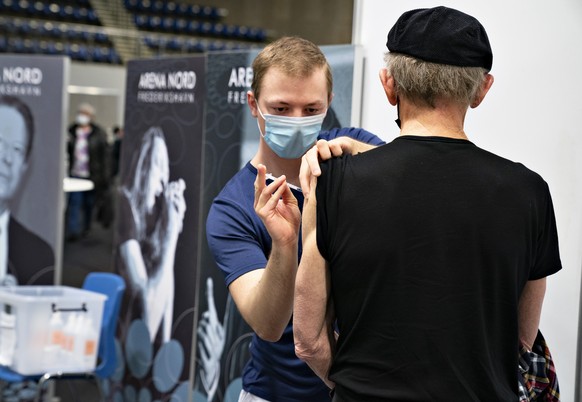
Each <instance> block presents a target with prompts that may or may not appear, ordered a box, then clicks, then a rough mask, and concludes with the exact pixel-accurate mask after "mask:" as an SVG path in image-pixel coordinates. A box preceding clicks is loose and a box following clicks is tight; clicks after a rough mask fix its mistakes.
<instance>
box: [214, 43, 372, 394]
mask: <svg viewBox="0 0 582 402" xmlns="http://www.w3.org/2000/svg"><path fill="white" fill-rule="evenodd" d="M252 68H253V82H252V85H251V91H249V92H248V93H247V103H248V105H249V108H250V111H251V114H252V116H253V117H255V118H256V119H257V126H258V130H257V131H258V133H257V134H258V135H259V147H258V149H257V152H256V153H255V155H254V156H253V158H252V159H251V160H250V161H249V162H248V163H247V164H246V165H245V166H244V167H243V168H242V169H241V170H240V171H239V172H238V173H237V174H236V175H235V176H233V177H232V178H231V180H230V181H229V182H228V183H227V184H226V185H225V187H224V188H223V189H222V191H221V192H220V194H219V195H218V196H217V197H216V198H215V199H214V201H213V203H212V205H211V208H210V211H209V214H208V217H207V221H206V234H207V240H208V245H209V248H210V250H211V252H212V253H213V255H214V258H215V260H216V263H217V265H218V266H219V268H220V269H221V270H222V272H223V274H224V276H225V281H226V285H227V286H228V289H229V292H230V294H231V295H232V298H233V300H234V302H235V304H236V306H237V308H238V310H239V311H240V313H241V315H242V317H243V318H244V319H245V321H246V322H247V323H248V324H249V326H250V327H251V328H252V329H253V331H254V335H253V338H252V341H251V346H250V354H251V357H250V360H249V362H248V364H247V365H246V367H245V369H244V372H243V375H242V377H243V378H242V387H243V390H242V391H241V395H240V399H239V400H240V401H273V402H278V401H304V402H311V401H313V402H315V401H317V402H321V401H329V400H330V397H329V393H328V390H327V387H326V386H325V384H324V383H323V382H322V381H321V380H320V379H319V378H318V377H317V376H316V375H315V374H314V373H313V372H312V371H311V370H310V369H309V367H308V366H307V365H306V364H304V363H303V362H301V361H300V360H299V359H298V358H297V356H296V355H295V352H294V346H293V330H292V325H291V324H292V323H291V316H292V310H293V294H294V287H295V274H296V271H297V262H298V260H299V259H300V258H301V247H300V219H301V216H300V213H301V206H302V204H303V194H302V193H301V190H300V189H298V188H297V187H296V186H297V184H298V183H299V179H298V176H299V169H300V165H301V157H302V156H303V154H304V153H305V151H306V150H308V149H309V148H311V147H312V146H313V145H314V144H315V142H316V141H317V139H321V140H326V141H328V142H329V144H330V145H329V146H330V147H333V148H338V149H341V150H342V151H344V152H350V153H356V152H360V151H362V150H365V149H369V147H371V146H372V145H370V144H374V145H378V144H381V143H382V141H381V140H380V139H379V138H377V137H376V136H375V135H373V134H371V133H369V132H367V131H365V130H362V129H355V128H335V129H331V130H329V131H320V130H321V127H322V123H323V120H324V118H325V116H326V113H327V111H328V109H329V107H330V103H331V100H332V96H333V94H332V87H333V80H332V74H331V69H330V66H329V64H328V62H327V60H326V58H325V56H324V55H323V53H322V52H321V50H320V49H319V48H318V47H317V46H316V45H315V44H313V43H312V42H310V41H308V40H305V39H302V38H298V37H284V38H281V39H279V40H277V41H275V42H273V43H271V44H269V45H267V46H266V47H265V48H264V49H263V50H262V51H261V52H260V53H259V54H258V56H257V57H256V58H255V60H254V61H253V65H252ZM368 143H370V144H368ZM267 173H270V174H271V176H269V178H267ZM214 321H216V320H214ZM204 328H205V331H210V330H211V329H210V328H209V327H208V326H205V327H204ZM214 330H215V331H216V332H217V333H218V334H220V331H219V329H216V328H215V329H214ZM213 361H215V364H219V362H220V360H219V359H218V358H215V359H214V360H213ZM207 369H208V371H209V372H211V373H215V372H217V369H216V368H215V369H211V368H210V367H207Z"/></svg>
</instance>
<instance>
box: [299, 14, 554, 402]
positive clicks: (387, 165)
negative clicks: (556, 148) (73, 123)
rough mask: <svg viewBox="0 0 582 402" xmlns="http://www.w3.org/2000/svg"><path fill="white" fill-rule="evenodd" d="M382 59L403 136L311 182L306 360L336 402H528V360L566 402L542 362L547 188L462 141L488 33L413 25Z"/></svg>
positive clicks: (467, 23)
mask: <svg viewBox="0 0 582 402" xmlns="http://www.w3.org/2000/svg"><path fill="white" fill-rule="evenodd" d="M387 47H388V50H389V52H388V53H387V55H386V57H385V61H386V68H384V69H382V70H381V71H380V81H381V83H382V86H383V88H384V91H385V93H386V96H387V98H388V101H389V103H390V104H391V105H393V106H396V107H397V114H398V120H397V123H398V125H399V127H400V136H399V137H398V138H396V139H395V140H393V141H392V142H390V143H388V144H386V145H384V146H382V147H378V148H377V149H374V150H370V151H368V152H366V153H362V154H360V155H355V156H351V155H347V156H344V157H342V158H333V159H330V160H328V161H325V162H323V163H322V164H321V175H320V176H319V178H316V176H314V177H313V178H312V182H311V185H310V193H309V195H308V197H307V198H306V201H305V205H304V211H303V225H302V229H303V256H302V259H301V262H300V265H299V268H298V274H297V279H296V293H295V303H294V320H293V325H294V334H295V344H296V352H297V355H298V356H299V357H300V358H301V359H302V360H304V361H305V362H307V364H309V366H310V367H311V368H312V369H313V370H314V371H315V372H316V373H317V374H318V375H319V376H320V377H321V378H322V380H324V381H325V382H326V384H327V385H328V386H329V387H330V388H332V389H333V392H334V398H333V400H334V401H336V402H344V401H386V402H387V401H402V400H407V401H421V400H422V401H450V400H459V401H468V400H472V401H474V400H480V401H517V400H520V401H524V400H526V401H527V400H529V398H530V394H529V392H530V391H531V393H532V395H534V394H536V393H538V392H540V391H539V389H536V390H534V389H532V388H527V387H526V388H522V385H523V383H524V381H523V380H524V378H525V379H527V381H529V379H531V377H526V373H525V371H528V370H529V373H530V374H531V372H535V369H534V370H531V368H529V367H528V368H526V367H522V359H521V358H520V357H523V356H526V357H528V358H529V359H530V363H531V362H537V363H535V364H538V365H539V366H541V368H542V371H540V372H538V373H537V377H536V378H535V380H534V381H540V382H539V383H538V385H542V386H543V387H542V388H543V389H544V391H543V392H544V393H545V395H546V396H547V398H548V399H546V397H544V400H548V401H550V400H551V401H556V400H559V399H558V398H559V392H557V389H555V388H553V389H552V386H549V387H548V384H551V383H552V381H551V380H552V379H555V378H553V377H554V374H555V373H554V372H553V367H552V366H553V363H551V356H550V355H547V353H546V352H547V349H546V348H542V349H541V353H539V354H538V353H536V351H538V350H540V349H536V345H537V344H539V343H540V342H541V343H543V339H542V338H540V337H541V334H540V332H539V329H538V326H539V321H540V315H541V310H542V304H543V298H544V293H545V288H546V277H547V276H549V275H552V274H554V273H556V272H557V271H559V270H560V269H561V261H560V256H559V249H558V238H557V228H556V222H555V217H554V210H553V206H552V199H551V196H550V191H549V188H548V184H547V183H546V182H545V181H544V180H543V179H542V178H541V177H540V176H539V175H538V174H536V173H535V172H533V171H531V170H529V169H528V168H526V167H525V166H523V165H522V164H520V163H515V162H512V161H509V160H507V159H504V158H502V157H500V156H497V155H494V154H492V153H490V152H488V151H485V150H483V149H480V148H479V147H477V146H476V145H475V144H474V143H473V142H471V141H470V140H469V138H468V135H467V133H466V132H465V129H464V120H465V116H466V113H467V110H468V109H469V108H476V107H478V106H479V105H480V104H481V102H482V101H483V99H484V98H485V96H486V94H487V92H488V91H489V89H490V88H491V86H492V84H493V76H492V75H491V74H490V73H489V71H490V70H491V67H492V60H493V56H492V51H491V47H490V44H489V40H488V38H487V34H486V32H485V29H484V28H483V26H482V25H481V24H480V23H479V21H478V20H476V19H475V18H474V17H472V16H469V15H467V14H465V13H462V12H460V11H458V10H454V9H451V8H447V7H435V8H429V9H416V10H411V11H408V12H405V13H404V14H403V15H402V16H401V17H400V18H399V19H398V21H397V22H396V24H395V25H394V26H393V27H392V29H391V30H390V32H389V34H388V41H387ZM519 345H521V347H520V353H521V354H520V353H517V349H518V346H519ZM547 359H550V361H548V360H547ZM518 367H519V369H518ZM522 368H523V369H525V370H522ZM546 369H547V372H546V371H545V370H546ZM520 370H521V371H520ZM553 385H557V383H555V384H553ZM524 389H525V391H524ZM526 394H527V395H526Z"/></svg>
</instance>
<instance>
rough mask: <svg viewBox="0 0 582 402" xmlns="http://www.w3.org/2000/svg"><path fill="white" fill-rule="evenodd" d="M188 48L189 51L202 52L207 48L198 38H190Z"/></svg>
mask: <svg viewBox="0 0 582 402" xmlns="http://www.w3.org/2000/svg"><path fill="white" fill-rule="evenodd" d="M186 49H187V50H188V52H196V53H202V52H204V50H205V46H204V45H203V43H202V42H201V41H200V40H198V39H189V40H188V42H187V43H186Z"/></svg>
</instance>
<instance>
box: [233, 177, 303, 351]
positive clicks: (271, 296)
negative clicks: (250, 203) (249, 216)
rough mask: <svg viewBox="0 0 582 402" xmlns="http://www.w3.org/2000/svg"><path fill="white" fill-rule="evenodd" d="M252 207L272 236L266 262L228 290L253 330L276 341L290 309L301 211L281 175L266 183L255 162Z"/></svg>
mask: <svg viewBox="0 0 582 402" xmlns="http://www.w3.org/2000/svg"><path fill="white" fill-rule="evenodd" d="M254 207H255V212H256V213H257V215H258V216H259V217H260V219H261V220H262V222H263V223H264V225H265V227H266V229H267V231H268V232H269V235H270V236H271V239H272V246H271V250H270V253H269V257H268V261H267V265H266V266H265V268H264V269H255V270H253V271H251V272H248V273H246V274H244V275H242V276H240V277H238V278H237V279H236V280H235V281H233V282H232V283H231V284H230V286H229V291H230V293H231V294H232V297H233V299H234V301H235V303H236V305H237V307H238V309H239V311H240V313H241V314H242V316H243V317H244V319H245V321H246V322H247V323H248V324H249V325H250V326H251V328H252V329H253V331H254V332H255V333H256V334H257V335H258V336H259V337H260V338H261V339H264V340H266V341H269V342H276V341H278V340H279V339H280V338H281V335H282V334H283V331H284V330H285V327H286V326H287V324H288V323H289V320H290V319H291V314H292V311H293V293H294V286H295V275H296V273H297V263H298V262H297V259H298V247H299V226H300V224H301V213H300V211H299V205H298V202H297V199H296V198H295V196H294V195H293V193H292V192H291V190H290V189H289V186H288V185H287V182H286V178H285V176H281V177H278V178H276V179H275V180H273V182H272V183H270V184H268V185H267V184H266V167H265V166H264V165H259V166H257V178H256V180H255V201H254Z"/></svg>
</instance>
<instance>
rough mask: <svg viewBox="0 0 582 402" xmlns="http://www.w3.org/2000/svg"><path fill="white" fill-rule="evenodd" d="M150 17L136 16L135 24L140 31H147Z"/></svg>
mask: <svg viewBox="0 0 582 402" xmlns="http://www.w3.org/2000/svg"><path fill="white" fill-rule="evenodd" d="M148 20H149V17H148V16H147V15H143V14H134V15H133V22H134V23H135V26H136V27H137V28H138V29H146V28H147V27H148Z"/></svg>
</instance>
